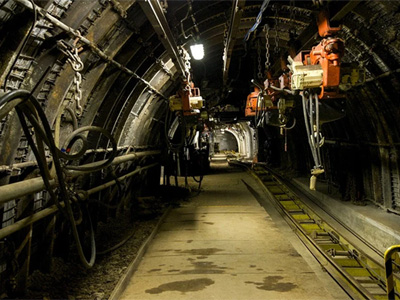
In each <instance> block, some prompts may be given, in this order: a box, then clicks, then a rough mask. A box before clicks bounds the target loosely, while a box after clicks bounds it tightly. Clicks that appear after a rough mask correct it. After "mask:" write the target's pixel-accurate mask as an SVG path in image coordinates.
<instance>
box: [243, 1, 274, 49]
mask: <svg viewBox="0 0 400 300" xmlns="http://www.w3.org/2000/svg"><path fill="white" fill-rule="evenodd" d="M269 2H270V0H264V2H263V3H262V4H261V8H260V12H259V13H258V15H257V17H256V22H255V23H254V25H253V26H252V27H251V28H250V29H249V31H248V32H247V33H246V35H245V36H244V39H243V42H247V41H248V40H249V38H250V35H251V33H252V32H253V31H255V30H256V29H257V27H258V25H260V23H261V21H262V15H263V13H264V11H265V10H266V9H267V7H268V4H269Z"/></svg>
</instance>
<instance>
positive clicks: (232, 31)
mask: <svg viewBox="0 0 400 300" xmlns="http://www.w3.org/2000/svg"><path fill="white" fill-rule="evenodd" d="M244 4H245V1H243V0H234V1H233V4H232V11H231V18H230V21H229V29H228V35H227V37H226V41H225V47H224V55H223V58H222V59H223V62H224V65H223V68H222V72H223V76H222V79H223V84H224V85H226V83H227V81H228V74H229V65H230V63H231V56H232V51H233V47H234V46H235V43H236V34H237V32H238V28H239V24H240V19H241V17H242V13H243V7H244Z"/></svg>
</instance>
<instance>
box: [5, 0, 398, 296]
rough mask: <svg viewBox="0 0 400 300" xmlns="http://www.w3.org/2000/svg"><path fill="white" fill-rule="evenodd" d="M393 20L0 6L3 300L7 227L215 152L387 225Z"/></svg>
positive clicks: (153, 179)
mask: <svg viewBox="0 0 400 300" xmlns="http://www.w3.org/2000/svg"><path fill="white" fill-rule="evenodd" d="M323 16H325V19H324V17H323ZM321 18H322V19H321ZM321 20H322V21H321ZM323 21H328V25H326V27H328V28H330V29H329V30H328V31H329V33H327V35H326V36H325V37H321V36H320V34H319V28H321V27H322V25H321V22H323ZM399 25H400V1H391V0H382V1H375V0H362V1H344V0H338V1H336V0H309V1H299V0H271V1H268V0H266V1H261V0H260V1H250V0H247V1H244V0H234V1H227V0H218V1H203V0H187V1H186V0H159V1H156V0H147V1H145V0H79V1H77V0H76V1H73V0H0V85H1V90H0V191H1V192H0V199H1V200H0V216H1V223H0V231H2V232H3V233H1V234H0V239H1V242H0V278H1V279H2V280H1V281H2V282H3V283H2V284H1V286H0V294H1V293H3V292H4V291H5V290H6V289H7V286H6V284H5V282H7V280H8V278H9V276H10V274H11V273H12V271H11V270H10V266H9V263H7V261H8V259H9V257H8V256H7V255H8V254H7V251H8V250H7V242H4V240H6V241H7V240H12V241H14V242H15V243H16V244H19V243H22V242H23V240H24V238H23V236H24V234H26V230H27V228H26V227H24V229H23V230H22V231H21V228H19V227H17V225H16V224H19V223H18V222H19V221H21V220H25V218H27V217H28V216H30V215H33V214H36V213H38V212H42V213H47V212H48V213H49V215H50V214H52V213H54V211H56V210H57V209H58V210H62V211H63V213H64V214H65V216H66V220H67V219H68V218H71V215H72V219H73V218H74V216H73V214H74V213H73V209H74V207H73V206H71V205H70V204H68V203H69V200H68V199H74V200H73V201H72V202H74V201H75V202H79V200H83V201H84V199H91V198H93V197H94V198H96V197H97V196H96V195H97V194H96V193H97V192H98V190H100V189H102V188H105V187H104V186H102V185H104V184H106V183H107V182H111V183H110V187H107V189H105V191H106V192H104V193H103V198H104V199H105V198H107V199H108V200H104V201H106V202H107V203H105V204H106V205H110V206H113V205H118V203H119V201H122V202H123V203H128V202H129V199H133V198H135V197H140V196H148V195H150V194H151V193H152V192H154V190H155V189H157V188H159V187H160V176H161V177H164V180H165V177H166V176H167V175H168V179H167V181H168V184H169V183H170V182H169V180H170V179H169V176H170V175H171V176H183V174H184V173H185V172H187V170H188V168H189V173H190V174H189V175H193V176H203V175H205V176H207V168H208V166H209V160H210V159H212V156H213V155H215V154H217V153H220V152H224V151H225V152H226V153H227V155H229V156H230V157H231V158H232V159H236V160H238V161H241V162H246V163H250V164H251V163H254V162H260V163H263V164H266V165H267V166H269V167H271V168H272V169H274V170H276V171H277V172H280V173H281V174H283V176H286V177H290V178H292V177H307V178H310V176H313V177H314V179H316V181H317V189H318V183H319V182H321V183H325V184H327V185H328V186H329V189H330V190H335V191H338V192H339V193H340V195H341V197H342V199H343V200H345V201H350V202H351V203H354V205H365V204H366V203H372V204H374V205H375V206H376V207H377V209H383V210H385V211H388V213H389V212H392V213H395V214H399V213H400V171H399V168H400V164H399V161H400V160H399V148H400V126H399V120H400V97H399V94H400V76H399V70H400V32H399ZM322 40H324V41H326V43H327V44H323V46H322V48H321V49H322V50H321V49H319V48H318V45H322V43H323V42H321V41H322ZM195 43H197V44H200V43H202V44H203V45H204V58H203V59H201V60H196V59H194V58H192V56H194V55H193V54H192V53H191V52H190V50H189V48H190V46H192V45H193V44H195ZM310 51H311V54H307V53H309V52H310ZM329 51H331V52H329ZM325 52H326V53H328V52H329V54H326V57H328V58H326V57H325V56H323V55H325V54H324V53H325ZM302 53H303V54H302ZM321 53H322V54H321ZM299 55H300V56H299ZM301 55H303V56H301ZM304 55H305V56H304ZM307 55H308V56H307ZM313 55H316V56H317V57H318V58H317V62H316V63H313V62H312V60H313V59H314V58H313ZM318 55H319V56H318ZM321 55H322V56H321ZM329 55H331V56H329ZM334 55H336V56H335V58H332V57H334ZM298 57H300V58H299V59H297V58H298ZM321 57H322V58H321ZM337 57H339V59H338V58H337ZM293 59H294V60H293ZM326 61H327V63H329V65H327V66H325V65H323V64H324V63H325V62H326ZM338 61H339V63H338ZM296 64H300V65H301V66H299V65H296ZM305 64H307V65H305ZM338 64H340V67H338ZM288 65H289V67H288ZM321 66H322V67H321ZM325 67H326V69H325ZM295 68H298V69H295ZM330 68H331V69H330ZM336 68H341V69H340V72H341V73H340V78H339V79H338V80H339V81H340V83H337V84H334V85H333V84H326V85H325V80H327V81H329V80H331V78H333V77H334V76H333V75H332V76H331V77H328V78H327V79H326V78H325V77H324V76H328V75H326V74H327V73H328V71H327V70H329V72H331V73H330V74H332V73H334V72H336V71H335V70H337V69H336ZM296 70H300V71H296ZM302 70H305V71H302ZM322 70H323V72H322ZM296 72H298V73H296ZM301 72H305V73H301ZM307 72H308V73H307ZM295 74H296V76H297V75H298V74H300V75H298V76H299V77H295V76H294V75H295ZM304 74H306V76H305V77H304V76H303V75H304ZM301 76H303V77H301ZM313 76H315V77H316V78H317V79H316V80H317V82H318V83H317V84H315V83H314V82H311V79H310V80H309V78H314V77H313ZM329 76H330V75H329ZM337 76H339V73H338V75H337ZM300 77H301V79H299V80H298V82H296V83H295V82H294V80H295V78H300ZM252 80H253V81H254V82H255V83H253V82H252ZM285 80H286V81H285ZM290 80H292V81H290ZM307 80H309V81H307ZM321 82H324V83H321ZM295 84H297V85H299V86H300V85H301V86H302V87H300V88H295ZM307 84H309V85H308V86H307ZM259 87H261V90H262V91H260V89H259ZM195 88H199V90H196V89H195ZM251 95H252V96H251ZM199 99H200V100H199ZM252 99H253V100H254V101H255V102H252V103H253V104H252V105H253V107H255V111H251V109H252V108H253V107H251V105H250V103H251V102H250V100H252ZM196 101H197V102H196ZM189 104H190V106H188V107H187V105H189ZM307 105H308V107H307ZM305 118H306V121H305ZM313 118H314V119H313ZM315 118H316V119H315ZM32 146H33V147H32ZM310 148H311V150H310ZM182 149H184V150H182ZM178 161H181V162H180V163H178ZM183 163H187V164H188V166H189V167H187V168H186V171H185V170H184V169H185V168H183V167H182V165H180V164H183ZM310 170H311V174H310ZM133 175H135V176H133ZM124 176H125V177H124ZM122 180H123V181H124V183H123V185H122V184H121V186H122V187H121V186H120V185H119V184H116V183H117V182H118V181H122ZM311 180H313V179H311ZM172 181H173V180H172ZM164 182H165V181H164ZM314 186H315V184H314ZM57 187H58V188H57ZM104 195H106V196H104ZM57 199H58V200H57ZM96 199H97V198H96ZM121 199H122V200H121ZM97 200H98V201H103V200H99V199H97ZM64 206H65V208H64ZM70 206H71V207H70ZM81 214H83V215H87V214H89V215H92V219H93V220H92V222H93V223H96V222H97V221H99V220H102V218H103V219H106V218H107V217H110V216H115V214H116V212H115V210H112V209H108V210H105V209H103V207H101V205H99V206H98V205H97V204H96V205H93V207H89V208H88V210H87V211H86V210H84V209H83V210H82V211H81ZM43 220H45V221H42V222H38V223H37V225H36V223H35V226H37V227H38V229H39V230H38V231H40V230H43V229H44V228H46V226H47V225H46V224H47V223H46V222H48V220H47V219H43ZM57 222H60V224H57V228H58V230H59V231H60V232H61V233H62V234H60V237H59V239H58V240H59V241H60V242H59V243H60V244H62V242H61V241H62V236H63V235H69V238H70V239H71V238H72V237H74V236H75V238H77V236H78V240H79V234H78V233H77V232H76V230H75V229H74V228H75V227H74V228H73V229H72V230H71V232H67V230H65V232H63V229H62V228H63V225H62V223H63V222H64V221H61V220H60V221H57ZM65 222H67V221H65ZM93 225H94V226H95V224H93ZM89 227H90V226H89ZM24 230H25V231H24ZM34 235H35V233H34ZM46 251H47V250H46ZM82 251H83V250H82ZM89 252H90V251H89ZM85 255H86V258H85ZM82 256H83V257H82ZM88 257H90V254H88V253H86V254H85V253H81V259H82V260H83V261H84V264H87V265H88V266H90V265H91V264H92V263H93V262H91V261H90V259H88Z"/></svg>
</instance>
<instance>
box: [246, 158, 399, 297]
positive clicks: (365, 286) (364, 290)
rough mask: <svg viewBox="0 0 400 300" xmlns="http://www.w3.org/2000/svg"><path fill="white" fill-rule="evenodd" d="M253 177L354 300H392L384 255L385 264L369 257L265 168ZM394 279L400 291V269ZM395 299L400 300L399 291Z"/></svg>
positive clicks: (254, 170) (256, 166) (257, 171)
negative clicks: (387, 285) (388, 294)
mask: <svg viewBox="0 0 400 300" xmlns="http://www.w3.org/2000/svg"><path fill="white" fill-rule="evenodd" d="M252 173H253V174H254V175H255V176H256V177H257V178H258V179H259V181H260V182H261V183H262V184H263V186H264V187H265V189H266V191H267V193H268V194H270V196H271V199H273V200H274V203H273V205H274V206H275V207H276V208H277V209H278V211H279V212H280V213H281V214H282V215H283V216H284V218H285V219H286V221H287V222H288V223H289V225H290V226H291V227H292V228H293V229H294V231H295V232H296V234H297V235H298V236H299V237H300V239H301V240H302V242H303V243H304V244H305V245H306V247H307V248H308V249H309V250H310V251H311V253H312V254H313V255H314V256H315V257H316V259H317V260H318V261H319V262H320V263H321V265H323V266H324V268H325V269H326V271H327V272H328V273H329V274H330V275H331V276H332V277H333V278H334V279H335V280H336V282H337V283H338V284H339V285H340V286H341V287H342V288H343V290H345V291H346V293H347V294H348V295H349V296H350V297H351V298H353V299H378V300H381V299H382V300H383V299H388V296H387V292H386V274H385V267H384V264H383V263H384V259H383V255H382V254H380V256H381V257H382V261H381V263H379V262H378V261H376V260H375V259H373V258H371V257H369V256H368V255H366V254H365V251H363V249H364V248H363V247H359V244H357V245H358V246H357V247H356V246H355V245H354V243H351V242H349V241H348V240H347V239H346V238H344V237H343V235H342V234H341V233H340V232H339V231H337V230H335V229H334V228H332V227H331V226H330V225H329V224H328V223H327V222H325V221H324V220H323V219H322V218H321V217H320V216H319V215H317V213H315V211H314V210H313V209H312V208H311V207H310V206H309V205H307V204H305V203H304V202H303V201H302V198H301V196H299V195H298V194H296V193H294V192H293V191H292V190H291V189H290V188H289V187H288V186H287V184H285V182H284V181H283V180H282V179H280V178H278V177H277V176H276V175H275V174H273V173H272V172H271V171H269V170H267V169H266V168H265V166H263V165H255V166H254V168H253V171H252ZM365 247H368V245H365ZM361 248H363V249H361ZM374 251H376V250H375V249H374ZM393 275H394V276H393V279H394V282H395V286H397V287H399V286H400V285H399V284H400V279H399V276H398V269H397V274H396V273H394V274H393ZM389 299H390V298H389ZM391 299H400V297H399V293H398V291H395V296H394V298H391Z"/></svg>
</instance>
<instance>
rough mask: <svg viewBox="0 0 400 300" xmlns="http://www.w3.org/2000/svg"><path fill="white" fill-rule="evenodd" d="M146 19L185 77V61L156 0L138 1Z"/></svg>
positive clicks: (179, 71)
mask: <svg viewBox="0 0 400 300" xmlns="http://www.w3.org/2000/svg"><path fill="white" fill-rule="evenodd" d="M139 3H140V6H141V7H142V9H143V11H144V13H145V15H146V17H147V19H148V20H149V21H150V23H151V25H152V26H153V28H154V31H155V32H156V33H157V35H158V38H159V40H160V41H161V43H162V44H163V45H164V47H165V49H166V50H167V52H168V54H169V55H170V56H171V58H172V61H173V62H174V63H175V65H176V67H177V70H178V73H179V74H180V75H181V76H182V77H183V79H185V78H186V69H185V63H184V61H183V59H182V57H181V55H180V53H179V49H178V46H177V44H176V42H175V39H174V36H173V34H172V31H171V29H170V28H169V25H168V21H167V19H166V18H165V15H164V12H163V9H162V7H161V5H160V3H159V2H158V0H145V1H139Z"/></svg>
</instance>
